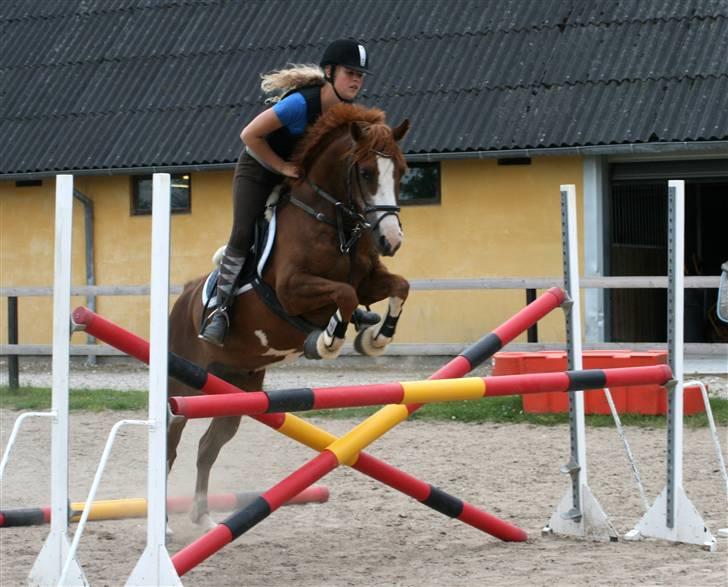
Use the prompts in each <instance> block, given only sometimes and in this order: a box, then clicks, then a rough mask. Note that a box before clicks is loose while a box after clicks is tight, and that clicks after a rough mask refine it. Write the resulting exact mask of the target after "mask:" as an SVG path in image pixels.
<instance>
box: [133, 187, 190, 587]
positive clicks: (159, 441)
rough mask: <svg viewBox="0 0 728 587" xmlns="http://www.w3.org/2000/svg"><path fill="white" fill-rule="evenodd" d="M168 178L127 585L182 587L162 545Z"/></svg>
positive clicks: (156, 193)
mask: <svg viewBox="0 0 728 587" xmlns="http://www.w3.org/2000/svg"><path fill="white" fill-rule="evenodd" d="M169 241H170V176H169V174H168V173H155V174H154V176H153V183H152V276H151V295H150V330H149V334H150V337H149V339H150V350H149V420H150V425H149V454H148V466H147V504H148V505H147V545H146V548H145V549H144V552H143V553H142V555H141V557H140V559H139V561H138V562H137V564H136V567H134V570H133V571H132V573H131V575H130V576H129V579H128V580H127V582H126V584H127V586H134V587H142V586H150V587H151V586H164V587H171V586H178V585H179V586H181V585H182V582H181V581H180V579H179V576H178V575H177V571H175V569H174V566H173V565H172V559H171V558H170V556H169V553H168V552H167V547H166V544H165V530H166V524H167V521H166V512H167V360H168V359H167V356H168V355H167V347H168V337H167V333H168V327H167V320H168V315H169Z"/></svg>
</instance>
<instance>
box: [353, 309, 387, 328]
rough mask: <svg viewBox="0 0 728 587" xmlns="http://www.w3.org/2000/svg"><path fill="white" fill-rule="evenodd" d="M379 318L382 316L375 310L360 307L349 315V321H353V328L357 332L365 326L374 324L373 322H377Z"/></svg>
mask: <svg viewBox="0 0 728 587" xmlns="http://www.w3.org/2000/svg"><path fill="white" fill-rule="evenodd" d="M381 319H382V317H381V316H380V315H379V314H377V313H376V312H371V311H370V310H364V309H362V308H357V309H356V310H354V313H353V314H352V316H351V321H352V322H353V323H354V328H356V331H357V332H360V331H361V330H363V329H364V328H366V327H367V326H374V325H375V324H378V323H379V321H380V320H381Z"/></svg>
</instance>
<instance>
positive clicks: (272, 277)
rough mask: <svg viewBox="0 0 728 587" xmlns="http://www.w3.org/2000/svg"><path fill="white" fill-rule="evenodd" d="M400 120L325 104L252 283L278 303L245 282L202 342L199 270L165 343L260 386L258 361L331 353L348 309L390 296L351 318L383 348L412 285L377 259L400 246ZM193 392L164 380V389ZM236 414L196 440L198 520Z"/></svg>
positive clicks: (178, 424)
mask: <svg viewBox="0 0 728 587" xmlns="http://www.w3.org/2000/svg"><path fill="white" fill-rule="evenodd" d="M408 128H409V122H408V121H407V120H405V121H404V122H403V123H402V124H400V125H399V126H398V127H396V128H394V129H391V128H390V127H389V126H387V125H386V124H385V119H384V113H383V112H382V111H381V110H377V109H368V108H363V107H361V106H356V105H351V104H340V105H337V106H335V107H333V108H332V109H330V110H328V111H327V112H326V113H324V114H323V115H322V116H321V117H320V118H319V120H318V121H317V122H316V123H315V124H314V125H313V126H312V127H311V128H310V129H309V130H308V131H307V133H306V135H305V136H304V137H303V139H302V141H301V143H300V144H299V147H298V149H297V152H296V154H295V155H294V162H295V163H296V164H297V165H298V166H299V169H300V170H301V178H300V179H298V180H292V181H291V182H290V185H288V186H287V187H286V188H284V190H283V195H282V196H281V198H280V202H279V203H278V204H277V205H276V206H275V208H276V209H275V214H276V216H275V220H276V222H275V224H276V236H275V241H274V243H275V244H274V246H273V249H272V252H271V255H270V257H269V260H268V262H267V264H266V266H265V268H264V270H263V273H262V279H261V281H262V282H263V283H264V284H265V285H267V286H269V287H268V291H269V292H270V291H272V292H274V293H275V297H276V298H277V300H278V302H279V304H278V311H274V309H271V307H270V306H269V305H267V304H266V303H265V301H264V300H263V299H262V297H261V295H260V294H259V291H258V290H259V288H254V289H253V290H249V291H247V292H245V293H243V294H241V295H240V296H239V297H238V298H237V300H236V302H235V304H234V306H233V308H232V310H231V311H232V314H231V316H230V330H229V332H228V334H227V336H226V338H225V346H224V347H222V348H220V347H217V346H214V345H211V344H209V343H207V342H204V341H203V340H200V339H199V338H198V337H197V334H198V332H199V331H200V322H201V320H202V317H203V312H204V311H205V309H204V306H203V304H202V301H201V299H202V290H203V288H204V283H205V277H204V276H203V277H200V278H198V279H196V280H194V281H192V282H190V283H188V284H187V285H186V286H185V288H184V291H183V292H182V294H181V295H180V297H179V298H178V299H177V301H176V302H175V304H174V306H173V308H172V312H171V315H170V320H169V325H170V326H169V349H170V351H173V352H174V353H177V354H178V355H181V356H182V357H184V358H186V359H188V360H190V361H192V362H194V363H196V364H198V365H201V366H203V367H205V368H206V369H207V370H208V371H210V372H211V373H213V374H215V375H217V376H218V377H221V378H223V379H225V380H227V381H228V382H230V383H232V384H233V385H236V386H237V387H239V388H242V389H245V390H249V391H250V390H259V389H262V384H263V377H264V375H265V369H266V368H267V367H268V366H271V365H274V364H275V363H281V362H283V361H285V360H291V359H293V358H296V357H299V356H300V355H301V354H303V353H304V352H305V354H306V356H307V357H309V358H326V359H330V358H335V357H336V356H337V355H338V354H339V352H340V350H341V347H342V345H343V343H344V337H345V333H346V327H347V325H348V323H349V322H350V321H351V320H352V314H353V313H354V311H355V310H356V309H357V306H358V305H360V304H362V305H369V304H373V303H375V302H378V301H380V300H384V299H387V298H388V299H389V305H388V309H387V313H386V315H385V316H384V318H382V319H380V320H379V321H378V322H377V323H376V324H374V325H370V326H368V327H366V328H362V327H361V326H362V325H361V324H355V325H356V326H357V330H359V333H358V335H357V337H356V341H355V348H356V349H357V351H359V352H361V353H363V354H366V355H371V356H375V355H379V354H381V353H382V352H384V349H385V347H386V345H387V344H388V343H389V342H390V341H391V340H392V336H393V334H394V329H395V326H396V321H397V319H398V317H399V315H400V313H401V310H402V305H403V303H404V301H405V300H406V299H407V295H408V293H409V283H408V282H407V281H406V280H405V279H404V278H403V277H400V276H399V275H394V274H392V273H389V271H387V269H386V267H385V266H384V265H383V264H382V262H381V261H380V259H379V257H380V255H386V256H391V255H394V254H395V253H396V251H397V249H398V248H399V247H400V245H401V243H402V238H403V234H402V230H401V225H400V222H399V208H398V207H397V205H396V204H397V197H398V193H399V181H400V178H401V176H402V174H403V172H404V171H405V169H406V165H405V161H404V157H403V155H402V151H401V150H400V148H399V146H398V144H397V141H399V140H400V139H401V138H402V137H403V136H404V135H405V133H406V132H407V130H408ZM280 308H282V309H283V310H284V311H285V313H286V314H288V316H293V317H296V319H298V320H299V323H298V325H296V324H293V323H291V321H289V320H288V319H285V316H284V314H283V312H281V311H280ZM304 321H305V322H304ZM294 322H295V319H294ZM301 323H304V324H308V325H310V327H309V328H301V326H300V324H301ZM197 393H199V392H198V391H196V390H194V389H192V388H190V387H187V386H185V385H183V384H181V383H179V382H177V381H175V380H172V379H170V381H169V394H170V395H195V394H197ZM185 422H186V420H185V419H184V418H182V417H173V418H172V419H171V421H170V423H169V427H168V439H167V451H168V456H167V459H168V462H167V465H168V470H170V469H171V467H172V464H173V463H174V460H175V457H176V456H177V453H176V450H177V445H178V443H179V440H180V436H181V434H182V430H183V428H184V426H185ZM239 423H240V417H228V418H213V419H212V421H211V423H210V426H209V428H208V429H207V431H206V432H205V434H204V435H203V436H202V438H201V439H200V444H199V448H198V455H197V483H196V488H195V500H194V506H193V508H192V511H191V514H190V515H191V517H192V520H193V521H194V522H196V523H199V524H202V525H204V526H206V527H210V526H212V525H214V522H213V521H212V519H211V518H210V515H209V510H208V506H207V492H208V482H209V477H210V469H211V467H212V465H213V463H214V462H215V460H216V458H217V456H218V453H219V452H220V449H221V448H222V446H223V445H224V444H225V443H226V442H228V441H229V440H230V439H231V438H232V437H233V436H234V434H235V432H236V431H237V429H238V425H239Z"/></svg>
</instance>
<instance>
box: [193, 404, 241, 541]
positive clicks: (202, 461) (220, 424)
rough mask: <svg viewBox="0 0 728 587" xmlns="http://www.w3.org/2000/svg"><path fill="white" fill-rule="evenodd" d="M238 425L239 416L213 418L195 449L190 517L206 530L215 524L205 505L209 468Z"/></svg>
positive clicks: (233, 434)
mask: <svg viewBox="0 0 728 587" xmlns="http://www.w3.org/2000/svg"><path fill="white" fill-rule="evenodd" d="M239 425H240V416H229V417H226V418H213V419H212V422H210V426H209V427H208V428H207V431H206V432H205V434H203V435H202V438H200V445H199V447H198V449H197V484H196V486H195V498H194V501H193V503H192V510H191V511H190V518H191V519H192V521H193V522H194V523H196V524H200V525H202V526H203V527H205V528H206V529H208V530H209V529H210V528H212V527H214V526H215V522H214V521H213V520H212V518H211V517H210V510H209V508H208V505H207V493H208V488H209V483H210V470H211V469H212V465H213V464H214V463H215V461H216V460H217V455H219V454H220V449H221V448H222V447H223V446H224V445H225V443H227V442H228V441H229V440H230V439H231V438H232V437H233V436H235V432H237V430H238V426H239Z"/></svg>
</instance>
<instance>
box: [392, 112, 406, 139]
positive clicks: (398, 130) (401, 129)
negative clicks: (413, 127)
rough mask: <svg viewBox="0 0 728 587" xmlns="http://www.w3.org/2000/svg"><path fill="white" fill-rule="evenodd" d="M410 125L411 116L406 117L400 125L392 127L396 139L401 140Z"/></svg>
mask: <svg viewBox="0 0 728 587" xmlns="http://www.w3.org/2000/svg"><path fill="white" fill-rule="evenodd" d="M409 127H410V121H409V118H405V119H404V120H403V121H402V122H401V123H400V125H399V126H397V127H395V128H393V129H392V135H393V136H394V140H395V141H401V140H402V137H404V135H406V134H407V131H408V130H409Z"/></svg>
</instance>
